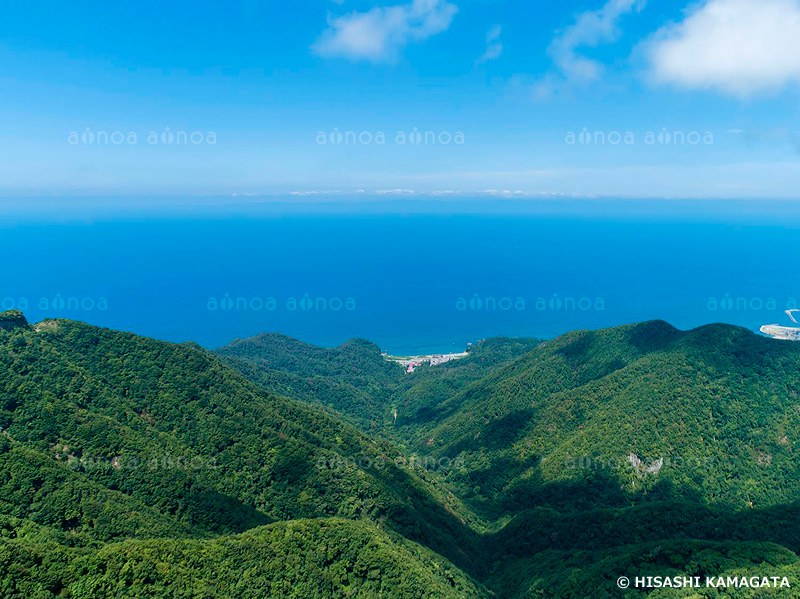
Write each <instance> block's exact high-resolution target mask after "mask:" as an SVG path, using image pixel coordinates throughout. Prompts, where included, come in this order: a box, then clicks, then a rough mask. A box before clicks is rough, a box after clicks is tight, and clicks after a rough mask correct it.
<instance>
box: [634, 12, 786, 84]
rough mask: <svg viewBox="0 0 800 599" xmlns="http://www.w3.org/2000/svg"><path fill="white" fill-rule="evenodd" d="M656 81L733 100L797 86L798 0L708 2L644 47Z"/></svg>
mask: <svg viewBox="0 0 800 599" xmlns="http://www.w3.org/2000/svg"><path fill="white" fill-rule="evenodd" d="M648 50H649V54H650V60H651V63H652V75H653V77H654V79H655V80H656V81H657V82H660V83H672V84H676V85H678V86H680V87H684V88H701V89H702V88H710V89H717V90H720V91H722V92H725V93H729V94H732V95H735V96H749V95H751V94H753V93H756V92H761V91H775V90H777V89H779V88H781V87H783V86H785V85H786V84H788V83H793V82H797V81H800V2H798V0H708V1H707V2H706V3H705V4H703V5H702V6H700V7H699V8H697V9H695V10H694V11H693V12H691V13H689V15H688V16H687V17H686V18H685V20H684V21H682V22H681V23H678V24H674V25H670V26H668V27H666V28H664V29H662V30H661V31H660V32H659V33H658V34H657V36H656V37H655V38H654V40H653V41H652V42H650V44H649V48H648Z"/></svg>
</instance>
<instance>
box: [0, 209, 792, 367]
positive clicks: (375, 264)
mask: <svg viewBox="0 0 800 599" xmlns="http://www.w3.org/2000/svg"><path fill="white" fill-rule="evenodd" d="M99 206H101V207H99ZM0 219H2V223H1V224H0V255H2V256H3V260H2V270H1V271H0V272H2V278H1V279H0V307H2V308H3V309H10V308H20V309H23V310H24V311H25V313H26V315H27V317H28V319H29V320H31V321H38V320H41V319H43V318H46V317H66V318H71V319H75V320H81V321H85V322H89V323H92V324H95V325H101V326H105V327H111V328H114V329H122V330H128V331H133V332H135V333H139V334H142V335H147V336H151V337H155V338H158V339H164V340H169V341H175V342H183V341H196V342H198V343H200V344H201V345H204V346H206V347H210V348H213V347H219V346H221V345H224V344H226V343H228V342H230V341H231V340H233V339H234V338H244V337H248V336H251V335H255V334H258V333H263V332H280V333H284V334H286V335H289V336H292V337H296V338H298V339H301V340H303V341H306V342H309V343H313V344H319V345H324V346H335V345H338V344H340V343H342V342H344V341H346V340H347V339H350V338H353V337H361V338H365V339H369V340H371V341H374V342H375V343H377V344H378V345H379V346H380V347H381V348H382V349H383V350H385V351H388V352H390V353H393V354H397V355H407V354H414V353H420V352H439V351H460V350H462V349H463V348H464V347H465V346H466V345H467V344H468V343H470V342H474V341H476V340H479V339H482V338H486V337H491V336H499V335H505V336H528V337H538V338H551V337H554V336H556V335H559V334H561V333H564V332H566V331H570V330H574V329H587V328H602V327H608V326H612V325H618V324H622V323H631V322H637V321H643V320H648V319H664V320H667V321H669V322H670V323H672V324H673V325H675V326H677V327H679V328H682V329H687V328H691V327H696V326H699V325H702V324H705V323H711V322H727V323H734V324H739V325H742V326H745V327H747V328H750V329H753V330H757V329H758V328H759V326H760V325H762V324H767V323H769V324H772V323H779V324H791V323H790V321H789V320H788V318H787V316H786V315H785V314H784V313H783V312H784V310H785V309H786V308H790V307H796V306H797V303H798V301H800V255H798V250H800V208H798V207H797V206H796V205H795V204H792V203H788V202H772V203H770V202H758V203H757V202H722V201H717V202H713V201H704V202H688V201H655V200H653V201H633V200H625V201H623V200H617V201H610V200H608V201H607V200H580V201H578V200H575V201H568V200H528V201H516V202H510V201H509V202H501V201H494V202H488V201H484V200H480V201H479V200H475V201H450V202H446V201H443V200H442V201H420V200H415V201H412V200H395V201H383V202H340V203H333V202H328V203H311V202H309V203H302V202H289V201H269V202H263V203H259V202H254V201H251V202H247V203H241V204H237V205H233V204H232V203H231V202H230V200H227V201H226V202H223V201H221V200H219V201H204V202H201V203H197V204H196V205H195V204H191V203H189V204H187V203H186V202H183V203H181V202H177V201H175V202H170V201H167V200H163V202H162V201H156V200H152V199H151V200H150V201H148V202H145V203H143V204H131V205H126V204H124V203H118V202H114V201H110V200H109V201H106V202H104V203H102V204H99V205H98V204H92V203H91V202H85V203H84V204H80V205H79V204H76V203H71V202H70V201H69V200H66V199H58V200H52V201H38V202H37V201H32V202H28V201H20V202H17V203H7V204H6V205H5V206H4V209H3V212H2V214H0Z"/></svg>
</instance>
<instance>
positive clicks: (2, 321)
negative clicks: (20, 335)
mask: <svg viewBox="0 0 800 599" xmlns="http://www.w3.org/2000/svg"><path fill="white" fill-rule="evenodd" d="M27 326H28V321H27V320H26V319H25V316H24V315H23V314H22V312H20V311H19V310H8V311H6V312H0V331H9V330H11V329H16V328H19V327H27Z"/></svg>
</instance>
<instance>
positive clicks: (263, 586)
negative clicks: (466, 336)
mask: <svg viewBox="0 0 800 599" xmlns="http://www.w3.org/2000/svg"><path fill="white" fill-rule="evenodd" d="M20 316H21V315H17V314H14V315H10V316H8V317H6V318H5V320H3V318H0V321H3V322H13V326H12V325H9V326H6V327H3V328H2V330H0V427H2V434H0V596H2V597H42V598H44V597H65V598H66V597H69V598H73V597H75V598H89V597H92V598H94V597H155V598H161V597H171V598H172V597H174V598H178V597H234V598H237V597H298V598H299V597H320V598H325V597H387V598H388V597H408V598H412V597H484V596H485V597H491V596H493V597H497V598H506V597H508V598H514V599H517V598H523V597H524V598H533V597H540V598H547V597H552V598H584V597H601V598H602V597H626V598H631V597H643V596H644V595H646V594H649V595H651V596H652V597H656V598H659V597H720V598H721V597H735V598H739V597H772V596H774V597H798V596H800V559H798V557H797V552H798V551H800V503H799V502H800V466H798V463H799V462H798V461H797V459H796V457H797V456H796V450H795V446H796V444H797V443H798V442H799V441H798V440H799V439H800V437H799V436H798V435H800V400H798V397H797V392H798V390H800V373H798V366H799V365H800V345H797V344H792V343H791V342H781V341H776V340H773V339H766V338H762V337H758V336H756V335H754V334H752V333H750V332H748V331H746V330H743V329H739V328H736V327H731V326H725V325H713V326H708V327H702V328H700V329H696V330H693V331H688V332H682V331H678V330H677V329H674V328H673V327H671V326H669V325H668V324H666V323H663V322H649V323H643V324H639V325H630V326H625V327H618V328H614V329H609V330H604V331H594V332H589V331H581V332H575V333H570V334H568V335H564V336H562V337H560V338H558V339H555V340H553V341H548V342H544V343H542V342H539V341H535V340H512V339H497V340H487V341H484V342H481V343H480V344H477V345H476V346H475V347H474V348H473V349H472V351H471V352H470V355H469V356H468V357H467V358H465V359H463V360H459V361H456V362H450V363H447V364H444V365H440V366H435V367H422V368H420V369H418V371H417V372H415V373H413V374H406V373H404V372H403V371H402V369H400V368H399V367H397V366H396V365H394V364H391V363H389V362H387V361H385V360H384V359H383V358H382V357H381V355H380V352H379V351H378V349H377V347H375V346H374V345H372V344H369V343H367V342H364V341H351V342H349V343H347V344H345V345H343V346H341V347H339V348H335V349H332V350H328V349H321V348H315V347H313V346H309V345H307V344H303V343H301V342H297V341H294V340H291V339H289V338H286V337H282V336H277V335H264V336H260V337H257V338H254V339H250V340H245V341H237V342H234V343H232V344H231V345H230V346H228V347H226V348H223V349H222V350H219V351H218V352H209V351H206V350H204V349H202V348H199V347H198V346H195V345H193V344H184V345H176V344H170V343H163V342H159V341H154V340H151V339H145V338H141V337H137V336H135V335H131V334H128V333H120V332H114V331H109V330H106V329H98V328H96V327H91V326H88V325H85V324H81V323H75V322H70V321H64V320H55V321H53V320H51V321H45V322H42V323H39V324H36V325H32V326H31V325H28V324H27V323H26V322H24V320H20ZM395 411H396V413H397V418H396V419H395V418H394V413H395ZM345 420H346V421H348V422H345ZM684 574H685V575H687V576H688V575H692V576H693V575H714V576H719V575H728V576H745V575H746V576H753V575H758V576H780V577H783V576H786V577H787V578H788V579H789V580H790V581H791V584H792V587H793V588H792V589H790V590H787V589H785V588H784V589H735V590H734V589H728V590H727V591H725V593H727V594H723V593H722V591H719V590H717V589H703V590H702V591H696V590H689V589H684V590H675V589H660V590H656V591H652V593H648V592H646V591H644V590H641V589H628V590H626V591H623V590H621V589H619V588H618V587H617V585H616V583H615V581H616V579H617V577H619V576H623V575H625V576H629V577H633V576H637V575H638V576H641V575H654V576H667V575H684Z"/></svg>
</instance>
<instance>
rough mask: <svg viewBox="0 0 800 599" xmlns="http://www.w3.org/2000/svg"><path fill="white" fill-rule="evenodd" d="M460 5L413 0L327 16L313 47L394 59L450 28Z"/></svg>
mask: <svg viewBox="0 0 800 599" xmlns="http://www.w3.org/2000/svg"><path fill="white" fill-rule="evenodd" d="M456 12H458V8H457V7H456V6H455V5H454V4H450V3H449V2H447V0H412V1H411V2H410V3H407V4H399V5H396V6H381V7H376V8H373V9H372V10H370V11H368V12H352V13H350V14H347V15H343V16H341V17H336V18H332V19H330V18H329V19H328V29H326V30H325V31H324V32H323V33H322V35H321V36H320V37H319V39H318V40H317V41H316V43H315V44H314V46H313V47H312V48H313V50H314V51H315V52H316V53H317V54H319V55H320V56H325V57H333V56H339V57H343V58H347V59H350V60H368V61H370V62H391V61H394V60H396V59H397V58H398V57H399V55H400V52H401V51H402V50H403V48H405V47H406V46H407V45H408V44H409V43H412V42H419V41H423V40H425V39H427V38H429V37H431V36H432V35H435V34H437V33H441V32H443V31H446V30H447V29H448V28H449V27H450V23H451V21H452V20H453V17H454V16H455V14H456Z"/></svg>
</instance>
